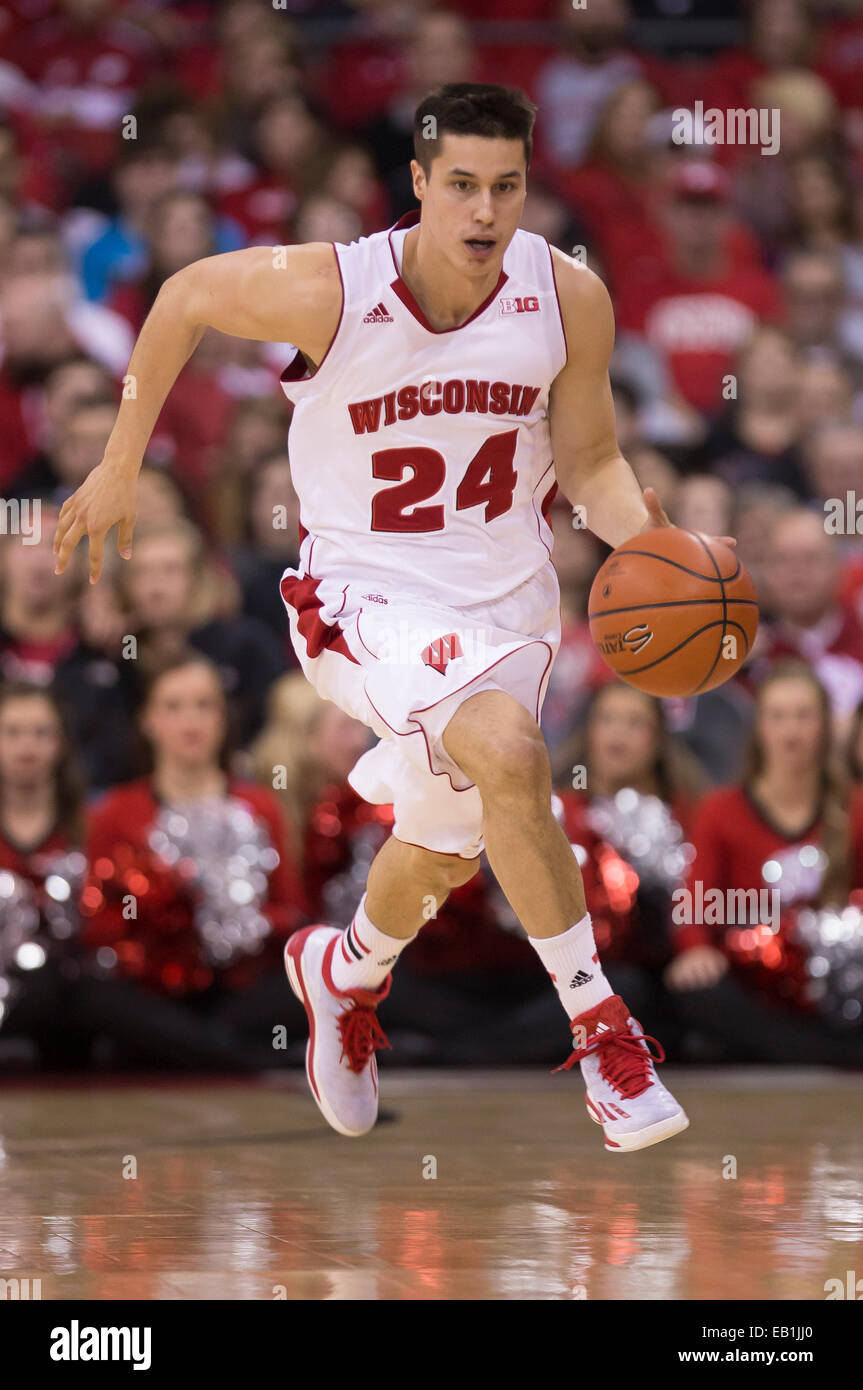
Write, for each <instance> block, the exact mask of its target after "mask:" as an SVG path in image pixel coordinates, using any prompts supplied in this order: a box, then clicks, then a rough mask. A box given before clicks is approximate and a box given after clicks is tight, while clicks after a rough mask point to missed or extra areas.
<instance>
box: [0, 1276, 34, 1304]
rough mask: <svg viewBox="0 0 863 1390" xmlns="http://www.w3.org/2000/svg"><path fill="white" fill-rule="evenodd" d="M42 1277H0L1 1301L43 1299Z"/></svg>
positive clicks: (17, 1301)
mask: <svg viewBox="0 0 863 1390" xmlns="http://www.w3.org/2000/svg"><path fill="white" fill-rule="evenodd" d="M41 1297H42V1280H41V1279H0V1303H3V1302H4V1301H9V1302H15V1303H19V1302H25V1301H27V1300H29V1301H31V1302H32V1301H33V1300H34V1299H41Z"/></svg>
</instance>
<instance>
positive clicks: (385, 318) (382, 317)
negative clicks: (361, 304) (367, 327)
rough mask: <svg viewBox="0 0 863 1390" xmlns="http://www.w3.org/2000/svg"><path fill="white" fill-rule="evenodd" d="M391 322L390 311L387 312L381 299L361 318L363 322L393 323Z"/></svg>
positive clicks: (392, 320)
mask: <svg viewBox="0 0 863 1390" xmlns="http://www.w3.org/2000/svg"><path fill="white" fill-rule="evenodd" d="M393 322H394V319H393V316H392V314H390V313H388V312H387V306H386V305H385V304H384V303H383V301H381V303H380V304H376V305H375V307H374V308H373V309H369V312H368V313H367V314H366V316H365V318H364V319H363V323H393Z"/></svg>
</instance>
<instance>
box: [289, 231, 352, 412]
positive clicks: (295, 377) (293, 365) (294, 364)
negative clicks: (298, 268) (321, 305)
mask: <svg viewBox="0 0 863 1390" xmlns="http://www.w3.org/2000/svg"><path fill="white" fill-rule="evenodd" d="M330 245H331V246H332V248H333V255H334V256H335V258H336V270H337V271H338V272H339V284H340V285H341V289H342V302H341V306H340V308H339V321H338V323H337V324H336V331H335V333H334V334H333V336H332V338H330V345H329V347H328V348H327V350H326V352H325V353H324V355H323V357H322V358H321V360H320V362H319V363H318V365H317V368H316V370H315V371H314V372H309V367H308V363H307V362H306V359H305V357H304V356H303V353H302V350H301V349H300V348H297V350H296V352H295V353H294V355H293V357H292V358H291V360H290V362H289V363H288V365H287V367H285V370H284V371H283V372H282V374H281V376H280V377H279V381H280V383H281V384H282V386H283V387H284V384H285V383H286V382H291V381H297V382H298V381H300V380H306V381H314V379H315V377H316V376H319V375H320V371H321V368H322V367H323V365H324V363H325V362H326V360H327V358H328V357H329V355H330V353H331V352H332V350H333V346H334V344H335V341H336V338H337V337H338V336H339V329H340V328H341V326H342V319H343V318H344V316H345V277H344V276H343V275H342V266H341V262H340V260H339V253H338V251H337V250H336V243H335V242H334V241H331V242H330ZM300 362H302V364H303V368H304V370H303V371H302V372H299V371H298V368H299V364H300ZM307 372H308V375H306V373H307ZM285 395H286V396H288V400H290V396H289V395H288V393H287V391H286V392H285Z"/></svg>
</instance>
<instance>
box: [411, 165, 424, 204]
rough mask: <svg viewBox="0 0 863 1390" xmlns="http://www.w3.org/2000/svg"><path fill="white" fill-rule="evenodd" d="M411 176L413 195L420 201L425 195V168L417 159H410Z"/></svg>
mask: <svg viewBox="0 0 863 1390" xmlns="http://www.w3.org/2000/svg"><path fill="white" fill-rule="evenodd" d="M411 178H412V179H413V185H414V197H415V198H418V199H419V200H420V202H422V200H423V198H424V197H425V190H426V176H425V170H424V169H423V166H422V165H421V164H420V162H419V160H418V159H412V160H411Z"/></svg>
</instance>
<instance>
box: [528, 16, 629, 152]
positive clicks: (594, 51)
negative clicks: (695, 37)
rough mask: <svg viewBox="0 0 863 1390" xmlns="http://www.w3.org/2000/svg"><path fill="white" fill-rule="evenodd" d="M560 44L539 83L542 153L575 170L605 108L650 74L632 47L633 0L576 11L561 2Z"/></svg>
mask: <svg viewBox="0 0 863 1390" xmlns="http://www.w3.org/2000/svg"><path fill="white" fill-rule="evenodd" d="M557 17H558V22H559V25H560V43H559V47H558V50H557V51H556V53H555V55H554V57H552V58H550V59H549V61H548V62H547V63H546V64H545V66H544V67H543V68H541V69H540V72H539V73H538V75H537V79H536V91H535V99H536V101H537V102H538V103H539V107H540V110H541V111H542V113H543V116H542V128H541V130H538V132H537V141H538V148H539V151H540V154H541V155H542V156H543V157H544V158H546V159H547V160H548V161H549V162H550V163H552V164H553V165H554V166H556V167H558V168H561V169H572V168H575V167H576V166H577V165H579V164H581V162H582V161H583V160H584V158H585V156H586V154H587V151H588V148H589V145H590V141H591V138H592V136H593V134H594V131H595V129H596V126H597V123H598V121H599V119H600V114H601V112H602V109H603V107H604V106H605V104H606V103H607V101H608V100H609V98H610V97H611V96H612V95H613V93H614V92H615V91H617V89H618V88H619V87H621V86H623V84H624V83H625V82H631V81H632V80H633V79H634V78H636V77H640V76H642V75H644V74H645V68H646V66H647V65H646V64H645V62H644V61H643V59H642V58H641V56H640V55H639V54H636V53H635V52H634V51H633V50H632V49H630V48H628V47H627V46H626V38H627V29H628V27H629V23H630V19H631V13H630V7H629V5H628V3H627V0H599V3H593V0H591V3H590V4H589V5H585V6H583V7H581V8H579V9H575V8H574V7H573V6H572V4H570V3H569V0H561V3H560V4H559V6H558V12H557Z"/></svg>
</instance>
